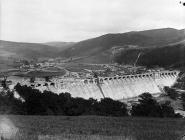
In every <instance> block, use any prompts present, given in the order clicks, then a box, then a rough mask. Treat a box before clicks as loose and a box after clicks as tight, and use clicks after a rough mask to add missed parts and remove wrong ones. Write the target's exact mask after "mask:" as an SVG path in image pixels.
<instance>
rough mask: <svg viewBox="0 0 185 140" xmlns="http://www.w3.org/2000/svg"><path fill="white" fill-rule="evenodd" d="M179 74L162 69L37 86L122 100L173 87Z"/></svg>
mask: <svg viewBox="0 0 185 140" xmlns="http://www.w3.org/2000/svg"><path fill="white" fill-rule="evenodd" d="M178 74H179V72H178V71H162V72H149V73H143V74H135V75H124V76H115V77H99V78H93V79H71V80H70V79H66V80H64V79H55V80H53V81H52V82H53V83H52V85H51V83H48V86H45V87H43V86H42V88H41V87H40V86H39V87H35V88H38V89H39V90H42V91H44V90H50V91H53V92H55V93H62V92H68V93H70V94H71V95H72V96H73V97H82V98H85V99H88V98H95V99H100V98H104V97H109V98H112V99H115V100H120V99H127V98H133V97H137V96H138V95H140V94H142V93H145V92H149V93H151V94H156V93H162V92H163V87H164V86H169V87H171V86H172V85H173V84H174V83H175V82H176V80H177V77H178Z"/></svg>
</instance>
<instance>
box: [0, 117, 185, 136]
mask: <svg viewBox="0 0 185 140" xmlns="http://www.w3.org/2000/svg"><path fill="white" fill-rule="evenodd" d="M3 119H5V120H6V121H3ZM7 120H8V122H11V123H9V124H12V125H14V126H15V128H16V130H18V131H16V132H17V133H16V135H15V136H13V139H16V140H23V139H25V140H26V139H29V140H32V139H33V140H34V139H43V140H45V139H46V140H60V139H62V140H63V139H65V140H104V139H105V140H112V139H114V140H178V139H179V138H180V137H181V136H182V135H183V134H185V119H159V118H131V117H130V118H129V117H125V118H124V117H122V118H121V117H98V116H79V117H68V116H16V115H8V116H7V115H0V125H2V123H3V122H4V123H5V122H6V123H7ZM0 128H1V127H0Z"/></svg>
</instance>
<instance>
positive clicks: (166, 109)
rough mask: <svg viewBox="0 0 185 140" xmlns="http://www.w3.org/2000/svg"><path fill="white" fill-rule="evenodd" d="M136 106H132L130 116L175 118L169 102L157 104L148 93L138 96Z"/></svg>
mask: <svg viewBox="0 0 185 140" xmlns="http://www.w3.org/2000/svg"><path fill="white" fill-rule="evenodd" d="M139 97H140V99H139V100H138V101H139V103H138V104H134V105H133V106H132V110H131V114H132V116H144V117H175V116H176V114H175V112H174V110H173V108H172V107H171V106H170V103H169V102H166V103H164V104H161V105H160V104H159V103H157V101H156V100H155V99H154V98H153V97H152V95H151V94H149V93H143V94H142V95H140V96H139Z"/></svg>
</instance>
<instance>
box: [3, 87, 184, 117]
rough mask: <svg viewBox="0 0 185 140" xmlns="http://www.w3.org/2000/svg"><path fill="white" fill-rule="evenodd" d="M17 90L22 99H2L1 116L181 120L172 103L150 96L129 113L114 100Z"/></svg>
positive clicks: (8, 94) (7, 94)
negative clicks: (139, 117) (175, 118)
mask: <svg viewBox="0 0 185 140" xmlns="http://www.w3.org/2000/svg"><path fill="white" fill-rule="evenodd" d="M15 90H16V91H17V93H18V94H19V96H20V99H17V98H15V97H14V93H13V92H10V91H7V92H5V93H2V94H1V95H0V114H19V115H66V116H79V115H98V116H117V117H118V116H128V114H130V115H132V116H144V117H181V116H180V115H177V114H175V112H174V109H173V108H172V107H171V106H170V103H169V102H165V103H162V104H160V103H158V102H157V101H156V100H155V99H154V98H153V96H152V95H151V94H149V93H143V94H142V95H140V96H139V100H138V103H134V104H132V108H131V109H128V107H127V105H126V104H125V103H123V102H120V101H116V100H113V99H110V98H103V99H101V100H100V101H98V100H95V99H92V98H90V99H83V98H74V97H71V95H70V94H69V93H61V94H59V95H58V94H55V93H52V92H50V91H44V92H43V93H41V92H40V91H39V90H36V89H32V88H31V87H27V86H21V85H19V84H18V85H16V86H15Z"/></svg>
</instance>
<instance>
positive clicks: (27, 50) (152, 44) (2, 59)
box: [0, 28, 185, 68]
mask: <svg viewBox="0 0 185 140" xmlns="http://www.w3.org/2000/svg"><path fill="white" fill-rule="evenodd" d="M184 32H185V30H177V29H172V28H163V29H154V30H146V31H134V32H127V33H118V34H105V35H102V36H99V37H96V38H92V39H88V40H83V41H80V42H76V43H75V42H47V43H44V44H39V43H23V42H10V41H2V40H0V65H1V66H2V65H4V64H6V62H7V60H8V58H13V59H14V58H26V59H33V58H43V57H47V58H51V57H59V56H60V57H67V58H69V57H72V58H73V60H74V61H76V62H85V63H110V62H111V61H112V60H113V55H114V56H116V61H117V62H119V63H124V64H133V63H134V61H135V60H136V58H137V56H138V54H139V53H140V52H143V53H142V56H141V58H140V59H139V61H138V64H141V65H149V63H151V64H150V65H158V64H157V63H161V59H163V58H168V57H170V58H171V59H170V62H169V64H165V65H172V64H176V65H178V64H177V62H180V63H181V60H180V58H177V57H179V53H182V54H181V56H182V55H183V53H184V52H183V51H182V50H184V49H183V48H184V47H183V44H184V41H185V34H184ZM179 45H180V46H181V47H178V46H179ZM160 48H161V49H160ZM165 48H166V49H165ZM172 48H173V49H172ZM168 49H169V51H168ZM161 50H164V51H165V54H164V53H163V54H161V53H162V52H163V51H161ZM146 52H147V53H146ZM168 53H170V54H169V55H168ZM158 54H161V55H163V58H161V57H160V56H158ZM173 55H177V56H176V57H174V56H173ZM150 56H152V57H155V58H159V59H155V62H154V60H153V61H151V62H150V61H147V59H149V60H150V59H152V57H150ZM172 56H173V57H172ZM181 58H184V57H181ZM172 59H173V60H172ZM164 61H167V60H166V59H164ZM1 66H0V68H1ZM3 67H4V66H3Z"/></svg>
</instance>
